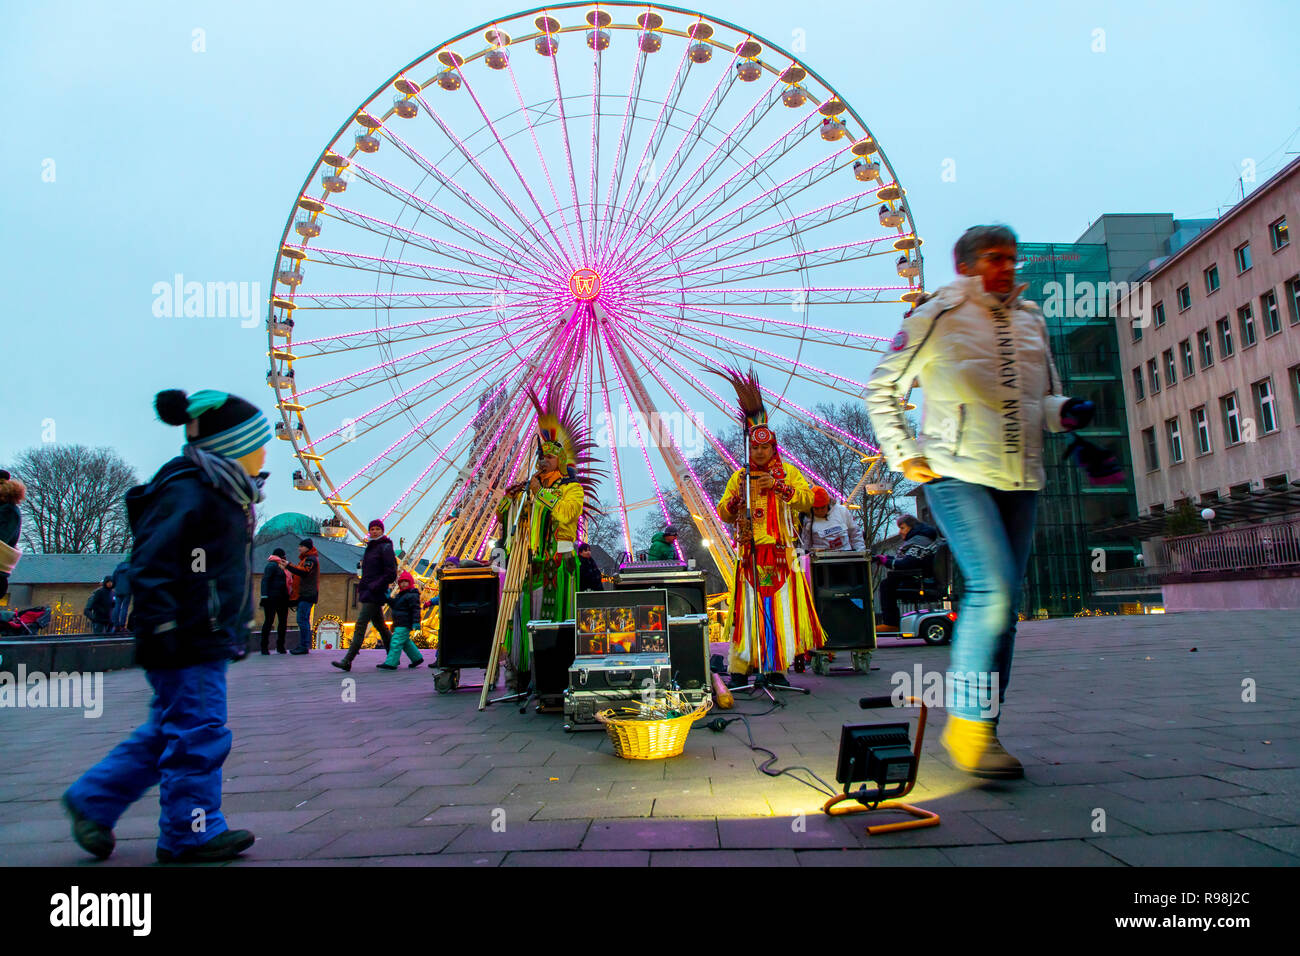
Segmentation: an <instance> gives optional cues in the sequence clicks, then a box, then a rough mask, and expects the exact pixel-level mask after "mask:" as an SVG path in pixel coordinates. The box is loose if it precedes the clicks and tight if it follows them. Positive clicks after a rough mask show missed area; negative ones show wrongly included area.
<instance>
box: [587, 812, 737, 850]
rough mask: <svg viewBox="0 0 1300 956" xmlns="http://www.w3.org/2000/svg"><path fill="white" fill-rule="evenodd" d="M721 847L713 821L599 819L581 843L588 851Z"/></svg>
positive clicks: (715, 824) (716, 825) (716, 827)
mask: <svg viewBox="0 0 1300 956" xmlns="http://www.w3.org/2000/svg"><path fill="white" fill-rule="evenodd" d="M718 845H719V844H718V824H717V823H716V822H715V821H713V820H615V821H612V822H606V821H602V820H596V821H595V822H593V823H592V825H591V828H590V829H589V830H588V831H587V837H586V839H585V840H583V841H582V849H583V850H584V851H586V850H637V849H647V850H649V849H655V850H658V849H663V850H700V849H712V848H714V847H717V846H718Z"/></svg>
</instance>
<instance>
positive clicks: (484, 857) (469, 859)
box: [311, 853, 506, 869]
mask: <svg viewBox="0 0 1300 956" xmlns="http://www.w3.org/2000/svg"><path fill="white" fill-rule="evenodd" d="M505 857H506V854H504V853H416V854H409V855H406V856H371V857H362V858H360V859H352V860H343V861H338V862H341V863H342V864H343V865H345V866H396V867H401V868H402V869H407V868H409V867H417V866H418V867H475V868H478V869H491V868H492V867H497V866H500V865H501V863H502V861H503V860H504V859H505ZM321 862H322V863H324V862H327V861H321ZM328 862H331V863H333V862H335V861H328ZM311 865H312V866H317V865H318V864H317V862H316V861H314V860H313V861H312V863H311Z"/></svg>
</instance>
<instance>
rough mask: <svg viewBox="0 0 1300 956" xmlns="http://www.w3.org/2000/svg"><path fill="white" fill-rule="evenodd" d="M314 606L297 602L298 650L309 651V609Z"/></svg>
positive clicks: (304, 602)
mask: <svg viewBox="0 0 1300 956" xmlns="http://www.w3.org/2000/svg"><path fill="white" fill-rule="evenodd" d="M315 606H316V605H314V604H308V603H307V602H306V601H299V602H298V650H300V651H309V650H311V609H312V608H314V607H315Z"/></svg>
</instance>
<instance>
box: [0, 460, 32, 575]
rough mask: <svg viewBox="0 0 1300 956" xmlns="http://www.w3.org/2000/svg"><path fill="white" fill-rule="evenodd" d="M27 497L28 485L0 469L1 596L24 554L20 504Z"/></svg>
mask: <svg viewBox="0 0 1300 956" xmlns="http://www.w3.org/2000/svg"><path fill="white" fill-rule="evenodd" d="M26 497H27V486H26V485H24V484H23V483H22V482H21V481H19V480H18V479H17V478H15V477H14V476H13V475H11V474H9V472H7V471H5V470H3V469H0V598H2V597H4V596H5V595H6V594H7V593H9V575H11V574H13V571H14V568H16V567H17V566H18V559H19V558H21V557H22V556H23V553H22V551H21V550H20V549H19V547H18V539H19V538H20V537H22V530H23V514H22V512H21V511H20V510H19V508H18V506H19V505H20V504H22V501H23V499H24V498H26Z"/></svg>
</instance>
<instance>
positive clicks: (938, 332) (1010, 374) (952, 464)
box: [866, 226, 1093, 778]
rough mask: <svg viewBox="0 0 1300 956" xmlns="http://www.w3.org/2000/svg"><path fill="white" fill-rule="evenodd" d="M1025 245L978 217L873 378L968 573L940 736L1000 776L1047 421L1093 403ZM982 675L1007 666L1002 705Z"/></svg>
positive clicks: (897, 445)
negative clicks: (1055, 340) (915, 415)
mask: <svg viewBox="0 0 1300 956" xmlns="http://www.w3.org/2000/svg"><path fill="white" fill-rule="evenodd" d="M1016 255H1017V240H1016V235H1015V233H1014V232H1012V231H1011V230H1010V229H1008V228H1007V227H1006V226H975V227H973V228H971V229H968V230H967V231H966V232H965V233H964V234H963V235H962V236H961V238H960V239H958V240H957V244H956V246H955V247H954V249H953V259H954V260H955V264H956V268H957V272H958V273H959V274H960V278H958V279H956V280H955V281H954V282H952V283H950V284H949V285H946V286H943V287H942V288H940V289H939V290H937V291H936V292H935V293H934V295H932V296H930V297H928V298H927V299H923V300H922V301H920V302H918V303H917V305H916V306H915V307H914V308H913V309H912V310H911V311H909V312H908V313H907V315H906V316H905V317H904V321H903V327H902V329H901V330H900V331H899V333H898V334H897V335H896V336H894V340H893V343H892V345H891V351H890V353H889V354H888V355H887V356H886V357H885V358H884V359H883V360H881V362H880V364H879V365H878V366H876V369H875V371H874V372H873V373H872V375H871V379H870V381H869V382H868V383H867V391H866V403H867V409H868V411H869V413H870V417H871V423H872V425H873V426H874V428H875V431H876V435H877V436H878V438H879V440H880V444H881V448H882V450H883V451H884V453H885V456H886V458H887V459H888V461H889V463H890V465H891V466H892V467H893V468H895V469H897V470H900V471H902V473H903V475H904V477H906V478H907V479H908V480H910V481H916V482H920V483H922V484H923V485H924V487H925V497H926V501H927V502H928V503H929V505H930V510H931V512H932V513H933V515H934V517H935V520H936V521H937V522H938V524H939V529H940V530H941V531H942V532H943V536H944V537H945V538H946V539H947V540H948V545H949V548H950V549H951V552H952V555H953V557H954V559H955V560H956V562H957V565H958V567H960V568H961V572H962V576H963V578H964V580H965V596H964V598H963V600H962V604H961V610H960V613H959V614H958V615H957V627H956V633H955V635H954V638H953V646H952V658H951V661H950V663H949V674H948V679H949V680H950V681H951V682H952V685H951V686H952V688H953V691H954V696H955V698H956V699H955V700H954V702H953V704H954V705H955V706H950V707H949V710H948V723H947V725H946V726H945V727H944V733H943V744H944V746H945V747H946V748H947V750H948V753H949V755H950V756H951V757H952V760H953V763H954V764H956V766H957V767H958V768H959V769H961V770H963V771H966V772H968V773H971V774H974V775H976V776H980V777H993V778H998V777H1003V778H1013V777H1020V776H1023V775H1024V768H1023V767H1022V766H1021V764H1020V761H1018V760H1017V759H1016V758H1015V757H1013V756H1012V755H1011V754H1009V753H1007V752H1006V750H1005V749H1004V748H1003V746H1002V744H1001V743H1000V742H999V740H998V737H997V724H998V715H999V714H1000V713H1001V702H1002V701H1004V700H1005V699H1006V691H1007V684H1008V682H1009V680H1010V677H1011V658H1012V653H1013V651H1014V648H1015V635H1016V618H1017V610H1018V608H1019V604H1020V594H1021V588H1022V586H1023V581H1024V577H1025V570H1026V565H1027V564H1028V560H1029V549H1030V545H1031V544H1032V543H1033V538H1034V520H1035V515H1036V512H1037V507H1038V492H1039V490H1040V489H1041V488H1042V487H1043V485H1044V480H1045V478H1044V470H1043V430H1044V429H1047V430H1050V431H1055V432H1059V431H1073V430H1074V429H1076V428H1082V427H1084V426H1085V425H1087V424H1088V422H1089V421H1090V420H1091V419H1092V410H1093V406H1092V403H1091V402H1087V401H1083V400H1081V399H1077V398H1068V397H1066V396H1065V395H1063V394H1061V384H1060V378H1059V377H1058V375H1057V374H1056V366H1055V365H1054V364H1053V362H1052V352H1051V347H1050V343H1049V340H1048V332H1047V324H1046V322H1045V321H1044V319H1043V314H1042V312H1041V311H1039V308H1038V306H1036V305H1034V304H1033V303H1031V302H1027V301H1025V300H1024V299H1022V298H1020V295H1021V292H1022V291H1023V290H1024V288H1025V286H1023V285H1017V284H1016ZM913 380H917V381H918V382H919V384H920V388H921V391H922V395H923V401H924V409H923V414H922V418H921V421H922V428H921V432H920V434H917V435H912V434H911V432H910V429H909V427H908V423H907V419H906V418H905V417H904V414H903V408H904V401H905V399H906V396H907V394H908V392H910V391H911V385H912V382H913ZM980 675H984V676H983V677H981V676H980ZM972 676H976V677H977V678H979V679H981V680H987V681H988V683H989V684H991V683H992V680H993V679H994V678H996V680H997V682H998V683H997V689H998V695H999V706H998V709H997V710H996V711H995V712H992V713H990V710H991V708H982V707H981V706H980V705H979V703H978V700H979V696H978V688H977V687H975V686H971V682H970V678H971V677H972ZM989 689H990V688H988V687H986V688H985V693H986V694H987V693H988V692H989Z"/></svg>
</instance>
